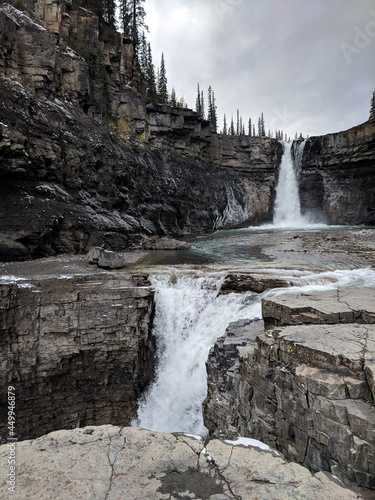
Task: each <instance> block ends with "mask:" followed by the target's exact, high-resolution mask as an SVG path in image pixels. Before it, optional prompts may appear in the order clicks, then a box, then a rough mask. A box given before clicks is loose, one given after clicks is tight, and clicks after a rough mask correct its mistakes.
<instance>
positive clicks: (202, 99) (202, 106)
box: [201, 90, 206, 120]
mask: <svg viewBox="0 0 375 500" xmlns="http://www.w3.org/2000/svg"><path fill="white" fill-rule="evenodd" d="M201 109H202V120H205V119H206V112H205V110H204V97H203V90H202V91H201Z"/></svg>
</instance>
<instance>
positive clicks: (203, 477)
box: [0, 425, 362, 500]
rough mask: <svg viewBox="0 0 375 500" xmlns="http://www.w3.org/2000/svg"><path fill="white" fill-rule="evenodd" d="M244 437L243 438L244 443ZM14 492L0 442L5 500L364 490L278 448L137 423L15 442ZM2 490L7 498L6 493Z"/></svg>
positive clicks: (219, 499) (312, 495) (343, 495)
mask: <svg viewBox="0 0 375 500" xmlns="http://www.w3.org/2000/svg"><path fill="white" fill-rule="evenodd" d="M242 442H243V441H242ZM16 454H17V455H16V456H17V469H16V486H15V491H16V494H14V493H12V492H11V491H10V492H8V488H9V487H11V485H10V483H7V474H8V473H9V465H8V456H9V448H8V446H6V445H3V446H1V447H0V470H1V475H0V477H1V479H0V481H1V482H0V489H1V496H2V498H11V495H14V497H17V499H19V500H26V499H27V500H53V499H56V500H57V499H58V500H65V499H66V500H71V499H72V498H79V499H81V500H85V499H87V500H92V499H94V498H98V499H106V500H119V499H126V500H146V499H147V500H150V499H153V500H154V499H155V500H158V499H165V500H167V499H182V498H190V499H197V500H199V499H202V500H228V499H233V500H235V499H236V500H247V499H250V498H254V499H255V498H256V499H258V500H283V499H285V500H291V499H292V500H293V499H295V500H300V499H301V498H306V499H314V500H327V499H330V500H354V499H360V498H362V497H361V496H360V495H359V494H357V493H354V492H352V491H351V490H348V489H345V488H343V487H341V486H340V485H339V484H337V483H336V482H334V481H333V480H332V478H331V477H330V476H328V475H326V474H324V473H322V472H319V473H317V474H315V475H312V474H311V473H310V472H309V471H308V470H307V469H305V468H304V467H301V466H300V465H297V464H294V463H287V462H286V461H285V460H284V459H282V458H281V457H280V456H277V454H276V452H273V451H268V450H264V449H261V448H259V447H256V446H255V447H254V446H247V443H246V441H245V445H243V444H240V445H239V446H238V445H236V444H232V443H225V442H223V441H220V440H217V439H214V440H212V441H210V442H209V444H208V445H207V447H206V448H204V443H203V441H202V440H201V439H197V438H194V437H192V436H187V435H183V434H176V435H174V434H164V433H157V432H152V431H147V430H144V429H138V428H132V427H114V426H111V425H106V426H101V427H86V428H83V429H74V430H71V431H65V430H62V431H57V432H53V433H51V434H47V435H45V436H42V437H40V438H38V439H35V440H31V441H23V442H19V443H17V444H16ZM4 495H5V496H4Z"/></svg>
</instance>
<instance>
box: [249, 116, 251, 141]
mask: <svg viewBox="0 0 375 500" xmlns="http://www.w3.org/2000/svg"><path fill="white" fill-rule="evenodd" d="M249 136H250V137H251V118H249Z"/></svg>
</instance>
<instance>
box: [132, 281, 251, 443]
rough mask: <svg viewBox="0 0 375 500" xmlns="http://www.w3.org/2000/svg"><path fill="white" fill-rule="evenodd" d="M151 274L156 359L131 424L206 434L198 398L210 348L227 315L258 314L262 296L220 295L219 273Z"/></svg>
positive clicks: (232, 317) (204, 389) (228, 319)
mask: <svg viewBox="0 0 375 500" xmlns="http://www.w3.org/2000/svg"><path fill="white" fill-rule="evenodd" d="M150 279H151V282H152V284H153V286H154V287H155V302H156V314H155V320H154V335H155V336H156V340H157V352H158V365H157V369H156V377H155V381H154V383H153V384H152V385H151V387H150V389H149V390H148V391H147V393H146V394H145V395H144V397H143V399H142V401H141V404H140V407H139V410H138V418H137V419H136V420H134V421H133V423H132V424H133V425H137V426H140V427H144V428H147V429H151V430H156V431H161V432H175V431H183V432H190V433H193V434H201V435H205V434H206V429H205V427H204V425H203V416H202V402H203V400H204V398H205V397H206V392H207V381H206V369H205V362H206V360H207V357H208V353H209V350H210V348H211V346H212V345H213V344H214V342H215V340H216V338H217V337H220V336H221V335H224V333H225V329H226V328H227V326H228V324H229V323H230V322H231V321H236V320H238V319H241V318H254V317H255V316H258V317H259V316H260V315H261V308H260V301H259V299H258V297H257V294H253V293H247V294H245V295H244V294H229V295H219V296H218V291H219V289H220V285H221V281H222V277H220V276H205V277H199V276H194V275H182V274H175V273H173V272H172V273H168V274H164V275H160V276H153V277H150Z"/></svg>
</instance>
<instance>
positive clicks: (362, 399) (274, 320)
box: [204, 289, 375, 489]
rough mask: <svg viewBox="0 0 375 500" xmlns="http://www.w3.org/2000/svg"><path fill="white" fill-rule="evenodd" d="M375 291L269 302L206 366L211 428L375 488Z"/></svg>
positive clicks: (234, 330)
mask: <svg viewBox="0 0 375 500" xmlns="http://www.w3.org/2000/svg"><path fill="white" fill-rule="evenodd" d="M374 299H375V291H374V290H373V289H346V290H334V291H330V292H322V293H320V294H319V293H318V294H304V295H289V294H288V295H277V296H276V297H274V298H271V299H264V300H263V304H262V309H263V310H262V314H263V318H264V322H265V327H264V326H263V321H262V320H259V321H255V322H250V321H242V322H238V323H235V324H232V325H230V326H229V328H228V329H227V332H226V335H225V336H224V337H222V338H219V339H218V341H217V342H216V344H215V346H214V347H213V348H212V350H211V352H210V355H209V359H208V362H207V375H208V395H207V399H206V400H205V402H204V422H205V425H206V426H207V427H208V429H209V431H210V434H211V435H215V436H222V437H223V436H224V437H226V438H233V437H236V436H238V435H243V436H248V437H253V438H256V439H260V440H262V441H264V442H266V443H268V444H270V445H271V446H273V447H275V448H276V449H278V450H279V451H281V452H282V453H283V454H284V456H285V457H286V458H287V459H289V460H293V461H296V462H299V463H301V464H303V465H305V466H306V467H308V468H309V469H311V470H312V471H318V470H329V471H331V472H332V473H333V474H335V475H336V476H338V477H340V478H341V480H342V481H344V482H345V481H348V480H349V481H355V482H357V483H358V484H359V485H360V486H363V487H366V488H370V489H375V409H374V407H373V401H374V396H375V384H374V373H375V363H374V358H375V309H374V304H375V300H374Z"/></svg>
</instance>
